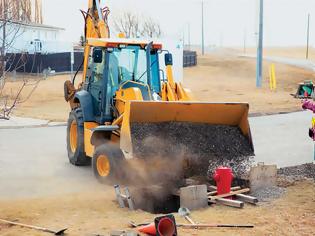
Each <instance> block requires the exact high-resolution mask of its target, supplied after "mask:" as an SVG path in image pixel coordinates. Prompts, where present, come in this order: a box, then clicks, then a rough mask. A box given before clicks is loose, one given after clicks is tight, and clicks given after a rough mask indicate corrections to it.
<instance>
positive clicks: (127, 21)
mask: <svg viewBox="0 0 315 236" xmlns="http://www.w3.org/2000/svg"><path fill="white" fill-rule="evenodd" d="M140 19H141V20H140ZM114 28H115V30H116V31H117V32H119V33H124V34H125V36H126V37H127V38H137V37H140V36H143V37H149V38H159V37H161V34H162V31H161V27H160V24H159V23H158V22H156V21H154V20H153V19H152V18H150V17H139V16H138V15H137V14H135V13H132V12H124V13H123V14H121V15H118V17H116V18H115V19H114Z"/></svg>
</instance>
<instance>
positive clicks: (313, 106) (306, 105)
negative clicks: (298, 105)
mask: <svg viewBox="0 0 315 236" xmlns="http://www.w3.org/2000/svg"><path fill="white" fill-rule="evenodd" d="M302 108H303V109H304V110H310V111H312V112H313V113H315V103H313V102H311V101H309V100H304V101H303V105H302Z"/></svg>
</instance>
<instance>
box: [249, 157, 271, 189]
mask: <svg viewBox="0 0 315 236" xmlns="http://www.w3.org/2000/svg"><path fill="white" fill-rule="evenodd" d="M249 181H250V189H251V190H252V191H255V190H257V189H260V188H267V187H273V186H276V185H277V166H276V165H264V164H263V163H259V164H258V165H257V166H254V167H252V168H251V170H250V172H249Z"/></svg>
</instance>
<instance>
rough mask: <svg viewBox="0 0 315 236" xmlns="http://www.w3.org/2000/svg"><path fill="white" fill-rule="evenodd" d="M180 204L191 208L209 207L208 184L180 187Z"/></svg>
mask: <svg viewBox="0 0 315 236" xmlns="http://www.w3.org/2000/svg"><path fill="white" fill-rule="evenodd" d="M180 206H181V207H184V208H189V209H191V210H197V209H201V208H205V207H207V206H208V197H207V186H206V185H193V186H188V187H183V188H180Z"/></svg>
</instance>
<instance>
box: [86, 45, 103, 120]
mask: <svg viewBox="0 0 315 236" xmlns="http://www.w3.org/2000/svg"><path fill="white" fill-rule="evenodd" d="M96 51H97V53H101V54H99V56H98V59H95V52H96ZM91 54H92V55H91V57H90V61H89V71H88V74H89V75H88V77H89V86H88V91H89V92H90V94H91V96H92V102H93V110H94V116H95V117H96V121H98V120H100V119H101V116H102V111H103V110H104V107H103V102H102V101H103V92H104V68H105V50H101V49H95V48H94V49H93V50H91ZM100 55H101V56H100Z"/></svg>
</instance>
